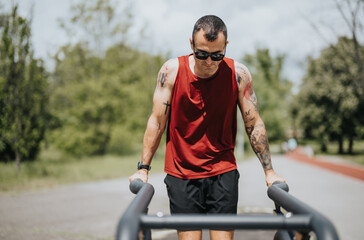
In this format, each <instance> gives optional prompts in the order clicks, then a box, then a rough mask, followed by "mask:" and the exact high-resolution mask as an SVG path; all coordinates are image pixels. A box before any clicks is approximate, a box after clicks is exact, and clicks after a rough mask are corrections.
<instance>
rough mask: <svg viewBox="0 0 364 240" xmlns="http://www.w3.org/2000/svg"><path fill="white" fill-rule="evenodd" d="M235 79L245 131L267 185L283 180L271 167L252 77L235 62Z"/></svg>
mask: <svg viewBox="0 0 364 240" xmlns="http://www.w3.org/2000/svg"><path fill="white" fill-rule="evenodd" d="M235 73H236V80H237V83H238V87H239V97H238V98H239V99H238V103H239V108H240V111H241V114H242V116H243V120H244V125H245V130H246V133H247V135H248V137H249V140H250V145H251V146H252V148H253V151H254V152H255V153H256V155H257V157H258V159H259V161H260V163H261V164H262V166H263V169H264V172H265V176H266V182H267V185H268V186H270V185H271V184H272V183H273V182H274V181H277V180H279V181H284V179H282V178H280V177H279V176H278V175H276V174H275V172H274V171H273V167H272V162H271V155H270V151H269V143H268V137H267V132H266V129H265V126H264V122H263V120H262V119H261V118H260V116H259V112H258V101H257V98H256V96H255V93H254V90H253V82H252V77H251V75H250V72H249V70H248V69H247V68H246V67H245V66H244V65H243V64H241V63H238V62H235Z"/></svg>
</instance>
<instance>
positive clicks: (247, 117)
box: [244, 109, 255, 124]
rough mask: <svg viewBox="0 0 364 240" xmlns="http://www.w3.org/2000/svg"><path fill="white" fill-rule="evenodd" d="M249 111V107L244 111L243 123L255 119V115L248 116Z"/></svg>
mask: <svg viewBox="0 0 364 240" xmlns="http://www.w3.org/2000/svg"><path fill="white" fill-rule="evenodd" d="M250 111H251V109H249V110H248V111H247V112H245V113H244V123H245V124H246V123H249V122H251V121H253V120H254V119H255V117H250Z"/></svg>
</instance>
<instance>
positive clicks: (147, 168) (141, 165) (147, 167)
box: [137, 161, 152, 171]
mask: <svg viewBox="0 0 364 240" xmlns="http://www.w3.org/2000/svg"><path fill="white" fill-rule="evenodd" d="M137 168H138V170H140V169H146V170H148V171H149V170H150V169H151V168H152V167H151V166H149V165H147V164H143V163H142V161H139V162H138V166H137Z"/></svg>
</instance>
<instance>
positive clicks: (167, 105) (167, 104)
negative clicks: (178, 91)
mask: <svg viewBox="0 0 364 240" xmlns="http://www.w3.org/2000/svg"><path fill="white" fill-rule="evenodd" d="M163 105H165V106H166V110H165V111H164V114H165V115H167V112H168V108H170V107H171V104H170V103H168V101H167V102H166V103H165V102H164V103H163Z"/></svg>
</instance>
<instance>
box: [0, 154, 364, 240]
mask: <svg viewBox="0 0 364 240" xmlns="http://www.w3.org/2000/svg"><path fill="white" fill-rule="evenodd" d="M273 167H274V168H275V170H276V172H277V173H278V174H279V175H281V176H283V177H284V178H286V180H287V182H288V184H289V186H290V193H291V194H292V195H294V196H295V197H297V198H299V199H301V200H302V201H304V202H306V203H307V204H309V205H310V206H312V207H313V208H315V209H317V210H318V211H320V212H321V213H323V214H324V215H326V216H327V217H328V218H329V219H330V220H331V221H332V222H333V223H334V225H335V226H336V228H337V230H338V232H339V235H340V237H341V239H344V240H357V239H362V235H363V234H364V228H363V216H364V206H363V202H364V181H361V180H358V179H356V178H352V177H349V176H345V175H342V174H338V173H335V172H332V171H328V170H325V169H323V168H320V167H316V166H313V165H310V164H306V163H303V162H298V161H294V160H291V159H289V158H287V157H285V156H274V157H273ZM239 171H240V175H241V178H240V192H239V196H240V199H239V210H240V211H244V212H254V213H256V212H271V211H272V209H273V203H272V201H271V200H270V199H269V198H268V197H267V194H266V186H265V182H264V174H263V171H262V169H261V166H260V164H259V161H258V160H257V159H251V160H247V161H243V162H241V163H240V164H239ZM163 175H164V174H152V175H151V176H150V183H151V184H153V185H154V187H155V190H156V192H155V195H154V197H153V200H152V203H151V205H150V214H155V213H157V212H160V211H161V212H163V213H165V214H169V213H168V199H167V194H166V190H165V186H164V183H163V178H164V176H163ZM132 199H133V195H132V194H131V193H130V192H129V190H128V180H127V179H117V180H108V181H101V182H92V183H84V184H74V185H68V186H63V187H59V188H55V189H51V190H43V191H32V192H25V193H18V194H10V195H9V194H7V195H0V239H7V240H20V239H30V240H33V239H34V240H35V239H37V240H43V239H55V240H58V239H65V240H75V239H77V240H79V239H80V240H82V239H113V238H114V233H115V230H116V224H117V222H118V220H119V218H120V216H121V215H122V213H123V212H124V210H125V209H126V207H127V206H128V204H129V203H130V202H131V201H132ZM242 235H244V239H250V240H252V239H272V236H273V232H268V231H248V232H245V231H244V232H238V233H237V236H236V239H241V238H240V236H242ZM153 237H154V239H175V233H171V231H156V232H153Z"/></svg>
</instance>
